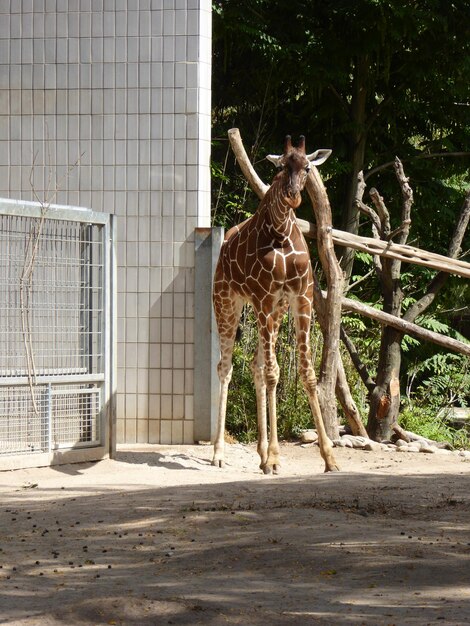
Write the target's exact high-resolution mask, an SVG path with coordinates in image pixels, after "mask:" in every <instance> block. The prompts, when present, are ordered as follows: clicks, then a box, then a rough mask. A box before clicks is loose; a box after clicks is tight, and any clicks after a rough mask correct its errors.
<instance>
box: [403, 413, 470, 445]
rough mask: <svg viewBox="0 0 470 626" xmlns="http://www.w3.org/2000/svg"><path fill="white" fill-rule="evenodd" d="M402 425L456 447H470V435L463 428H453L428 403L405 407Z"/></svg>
mask: <svg viewBox="0 0 470 626" xmlns="http://www.w3.org/2000/svg"><path fill="white" fill-rule="evenodd" d="M400 425H401V426H402V428H404V429H405V430H409V431H411V432H413V433H415V434H417V435H420V436H421V437H426V438H427V439H432V440H433V441H447V442H448V443H450V444H451V445H452V446H453V447H454V448H458V449H468V448H470V435H469V433H468V431H466V430H465V429H463V428H453V427H452V426H451V425H450V424H449V422H448V421H446V420H445V419H444V418H443V417H440V416H439V415H437V414H435V413H433V412H432V411H431V410H430V407H429V406H428V405H425V406H423V405H420V404H414V405H413V406H408V407H405V409H403V411H402V412H401V414H400Z"/></svg>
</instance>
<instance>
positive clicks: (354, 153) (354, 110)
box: [338, 54, 369, 284]
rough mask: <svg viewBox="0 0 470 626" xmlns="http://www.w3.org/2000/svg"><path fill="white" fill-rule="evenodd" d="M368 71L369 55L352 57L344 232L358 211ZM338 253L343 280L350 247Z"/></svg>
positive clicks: (351, 229) (353, 225) (354, 225)
mask: <svg viewBox="0 0 470 626" xmlns="http://www.w3.org/2000/svg"><path fill="white" fill-rule="evenodd" d="M368 75H369V58H368V56H367V55H366V54H364V55H361V56H359V57H358V58H357V59H356V64H355V67H354V78H353V85H352V100H351V107H350V111H351V123H352V126H353V130H352V133H351V142H350V162H351V168H352V171H351V172H350V174H349V176H348V182H347V185H346V193H345V204H344V209H343V218H342V229H343V230H345V231H346V232H348V233H353V234H355V235H357V233H358V230H359V211H358V209H357V207H356V205H355V202H354V199H355V197H356V191H357V177H358V175H359V172H361V171H362V170H363V169H364V157H365V150H366V143H367V131H366V103H367V95H368V89H367V82H368ZM339 254H340V255H341V256H339V255H338V256H339V258H340V259H341V267H342V269H343V272H344V274H345V280H346V284H348V282H349V279H350V277H351V272H352V267H353V263H354V254H355V252H354V250H353V249H351V248H346V249H345V250H342V251H341V252H340V253H339Z"/></svg>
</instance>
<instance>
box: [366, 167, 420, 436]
mask: <svg viewBox="0 0 470 626" xmlns="http://www.w3.org/2000/svg"><path fill="white" fill-rule="evenodd" d="M394 167H395V174H396V177H397V179H398V182H399V184H400V187H401V190H402V198H403V202H402V217H401V225H400V227H399V228H398V229H396V230H395V231H393V232H392V229H391V224H390V214H389V212H388V209H387V207H386V206H385V203H384V201H383V198H382V197H381V196H380V194H379V193H378V191H377V190H376V189H371V190H370V197H371V199H372V202H373V203H374V207H375V210H374V209H372V208H371V207H368V206H366V205H365V204H364V203H363V202H362V194H363V192H364V188H365V183H364V180H363V178H362V175H361V176H360V180H359V184H358V196H357V202H356V204H357V206H358V208H359V210H360V211H362V212H363V213H366V214H367V215H368V216H369V218H370V219H371V220H372V232H373V235H374V237H375V238H377V239H382V240H384V241H390V240H391V239H393V237H394V236H398V238H399V243H400V244H405V243H406V240H407V238H408V233H409V229H410V223H411V220H410V214H411V205H412V203H413V192H412V190H411V187H410V186H409V185H408V179H407V178H406V177H405V174H404V172H403V166H402V164H401V162H400V161H399V159H395V164H394ZM374 260H375V268H376V272H377V275H378V278H379V282H380V287H381V291H382V297H383V310H384V312H385V313H388V314H389V315H393V316H394V317H401V306H402V302H403V292H402V288H401V278H400V275H401V261H399V260H398V259H388V258H384V259H379V257H375V259H374ZM401 340H402V335H401V334H400V333H399V332H397V331H396V330H395V329H394V328H391V327H390V326H386V327H385V328H384V329H383V330H382V335H381V340H380V351H379V361H378V364H377V377H376V380H375V387H374V389H373V390H372V393H371V394H370V406H369V419H368V422H367V432H368V433H369V436H370V438H371V439H374V440H376V441H381V440H385V439H389V438H390V437H391V434H392V425H393V424H394V423H395V422H396V421H397V420H398V413H399V410H400V382H399V376H400V367H401Z"/></svg>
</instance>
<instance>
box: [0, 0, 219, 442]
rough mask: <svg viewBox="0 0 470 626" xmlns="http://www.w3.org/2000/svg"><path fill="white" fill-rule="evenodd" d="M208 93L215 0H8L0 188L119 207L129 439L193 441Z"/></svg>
mask: <svg viewBox="0 0 470 626" xmlns="http://www.w3.org/2000/svg"><path fill="white" fill-rule="evenodd" d="M210 87H211V3H210V1H209V0H34V2H33V0H0V196H3V197H12V198H22V199H27V200H28V199H34V196H35V195H37V196H39V197H40V198H41V199H44V200H46V201H47V200H53V201H54V202H57V203H62V204H72V205H81V206H86V207H91V208H92V209H94V210H97V211H107V212H114V213H116V214H117V215H118V244H117V252H118V258H117V262H118V398H117V407H118V441H121V442H123V441H126V442H155V443H157V442H158V443H170V442H172V443H180V442H192V440H193V367H194V332H195V330H194V327H193V325H194V228H195V227H196V226H209V222H210V200H209V192H210V171H209V155H210V93H211V91H210ZM32 187H33V188H34V190H33V189H32ZM56 187H57V192H55V189H56Z"/></svg>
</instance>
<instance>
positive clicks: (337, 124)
mask: <svg viewBox="0 0 470 626" xmlns="http://www.w3.org/2000/svg"><path fill="white" fill-rule="evenodd" d="M469 25H470V5H468V3H467V2H466V1H465V0H457V1H455V2H452V3H448V2H447V1H445V0H423V1H421V2H413V1H407V2H403V1H402V0H358V1H357V2H349V0H342V1H341V0H324V1H323V2H319V1H318V0H308V1H307V0H289V2H287V1H286V0H276V1H274V0H253V2H250V3H249V6H247V3H241V2H239V1H238V0H224V1H223V2H222V1H219V2H215V3H214V64H213V66H214V81H213V94H214V130H215V134H216V135H217V134H218V133H219V131H220V135H221V136H224V135H225V132H226V130H227V128H228V127H229V126H237V127H239V128H240V130H241V133H242V135H243V136H244V137H246V138H247V142H248V144H247V145H252V147H253V148H252V151H251V154H250V157H251V159H252V161H253V162H255V164H256V160H257V158H259V155H260V152H261V150H260V147H261V146H263V147H266V150H268V151H273V150H274V149H275V148H277V147H278V145H279V142H280V141H281V140H282V138H283V137H284V135H285V134H286V132H287V131H289V132H294V131H296V132H298V133H301V132H302V133H305V134H307V140H308V142H309V145H312V142H314V143H315V144H318V145H324V146H325V147H327V146H328V147H332V148H333V159H334V160H333V162H332V165H331V166H330V169H329V170H328V169H325V171H327V172H328V171H329V172H330V176H329V180H328V192H329V195H330V198H331V201H332V206H333V208H335V207H336V222H337V224H338V226H339V227H340V228H342V229H343V230H347V231H350V232H357V230H358V228H359V213H358V210H357V207H356V206H355V205H354V198H355V195H356V188H357V175H358V173H359V172H360V171H361V170H362V171H364V172H367V171H368V170H371V169H372V168H374V167H376V166H377V165H380V164H382V163H384V162H387V161H392V160H393V159H394V157H395V156H396V155H397V154H399V156H400V158H401V159H402V160H403V161H404V162H405V161H406V163H407V171H408V172H409V174H410V175H411V176H413V175H414V171H415V168H414V163H415V162H414V161H412V162H411V165H409V164H408V160H409V159H414V158H416V157H417V156H422V155H428V156H429V154H431V153H443V152H444V153H447V154H448V153H450V152H451V153H462V152H464V151H465V150H467V149H468V145H469V139H470V121H469V108H468V104H469V86H468V75H469V72H470V38H469V36H468V35H469V30H470V26H469ZM423 68H425V69H423ZM215 154H216V158H219V160H222V161H223V159H222V158H220V157H217V152H215ZM263 154H264V150H263ZM425 165H426V180H425V182H424V183H423V184H422V185H418V184H415V190H416V194H417V195H425V196H427V199H429V200H432V199H433V198H434V200H433V206H435V207H437V206H438V203H437V202H435V194H433V193H431V187H432V186H433V185H435V184H437V185H438V183H436V182H435V181H439V180H444V179H446V178H448V177H449V175H451V174H456V173H459V172H464V171H466V169H467V168H468V159H467V160H466V162H465V159H462V158H460V159H448V158H446V159H444V158H441V159H438V160H436V159H433V160H429V161H427V162H426V164H425ZM416 171H419V172H420V174H421V173H422V171H423V161H421V162H418V167H417V170H416ZM261 173H262V174H263V172H262V171H261ZM382 174H383V173H382ZM383 178H384V176H380V174H379V177H378V179H377V181H374V182H376V184H378V183H379V182H380V186H381V188H382V189H383V191H384V192H386V191H388V189H389V188H390V182H391V181H390V178H389V177H388V175H387V174H386V173H385V181H383V180H382V179H383ZM420 180H422V179H421V178H420ZM441 186H442V185H441ZM425 226H427V224H426V225H425ZM436 234H437V233H436ZM440 243H442V240H441V242H440ZM444 245H445V244H444ZM428 247H431V248H433V246H428ZM342 257H343V268H345V269H346V270H347V274H348V276H349V275H350V273H351V262H352V258H353V257H352V253H350V254H346V255H345V254H344V253H343V252H342Z"/></svg>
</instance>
